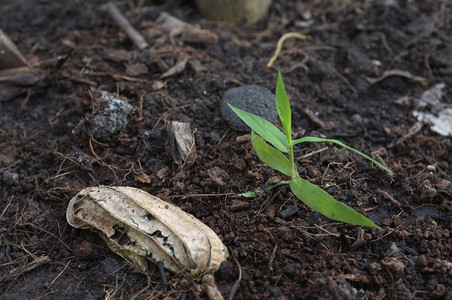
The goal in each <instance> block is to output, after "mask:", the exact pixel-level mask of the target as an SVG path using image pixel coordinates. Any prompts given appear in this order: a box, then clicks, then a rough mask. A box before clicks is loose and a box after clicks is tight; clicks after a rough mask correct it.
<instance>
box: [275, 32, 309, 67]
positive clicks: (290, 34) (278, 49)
mask: <svg viewBox="0 0 452 300" xmlns="http://www.w3.org/2000/svg"><path fill="white" fill-rule="evenodd" d="M288 38H297V39H300V40H307V39H310V38H311V37H310V36H309V35H303V34H299V33H296V32H288V33H286V34H284V35H283V36H282V37H281V38H280V39H279V41H278V43H277V44H276V50H275V54H273V57H272V58H270V60H269V61H268V64H267V68H270V67H271V66H272V65H273V63H274V62H275V60H276V59H277V58H278V55H279V52H281V48H282V44H283V42H284V41H285V40H287V39H288Z"/></svg>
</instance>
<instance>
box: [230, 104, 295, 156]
mask: <svg viewBox="0 0 452 300" xmlns="http://www.w3.org/2000/svg"><path fill="white" fill-rule="evenodd" d="M228 105H229V107H230V108H231V109H232V110H233V111H234V112H235V113H236V114H237V116H238V117H239V118H240V119H241V120H242V121H243V122H245V123H246V125H248V126H249V127H251V129H252V130H254V131H255V132H256V133H258V134H259V135H260V136H261V137H262V138H263V139H265V140H266V141H268V142H269V143H270V144H272V145H273V146H275V148H276V149H278V150H279V151H281V152H284V153H287V152H288V151H289V145H288V143H287V139H286V137H285V136H284V133H282V132H281V131H280V130H279V129H278V127H276V126H275V125H273V124H272V123H270V122H269V121H267V120H265V119H263V118H261V117H259V116H256V115H255V114H252V113H249V112H246V111H244V110H241V109H239V108H237V107H234V106H232V105H231V104H228Z"/></svg>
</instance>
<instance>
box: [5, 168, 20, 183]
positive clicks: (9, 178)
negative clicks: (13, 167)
mask: <svg viewBox="0 0 452 300" xmlns="http://www.w3.org/2000/svg"><path fill="white" fill-rule="evenodd" d="M2 179H3V182H4V183H5V184H6V185H8V186H12V185H14V183H16V182H17V180H18V179H19V174H17V173H15V172H10V171H5V172H3V175H2Z"/></svg>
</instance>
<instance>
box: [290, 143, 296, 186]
mask: <svg viewBox="0 0 452 300" xmlns="http://www.w3.org/2000/svg"><path fill="white" fill-rule="evenodd" d="M291 142H292V141H289V163H290V170H291V171H292V174H291V175H290V177H291V178H294V177H298V172H297V168H296V167H295V158H294V154H293V145H292V143H291Z"/></svg>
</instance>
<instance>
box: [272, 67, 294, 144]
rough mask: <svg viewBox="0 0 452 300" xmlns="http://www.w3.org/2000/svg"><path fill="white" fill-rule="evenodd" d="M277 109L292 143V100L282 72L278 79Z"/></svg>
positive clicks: (288, 139) (288, 140)
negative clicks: (290, 100)
mask: <svg viewBox="0 0 452 300" xmlns="http://www.w3.org/2000/svg"><path fill="white" fill-rule="evenodd" d="M276 109H277V110H278V115H279V119H280V120H281V123H282V125H283V127H284V132H285V133H286V137H287V142H288V143H289V144H290V142H291V140H292V131H291V130H292V128H291V126H292V116H291V114H290V102H289V98H287V93H286V89H285V88H284V83H283V80H282V76H281V72H278V80H277V82H276Z"/></svg>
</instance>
